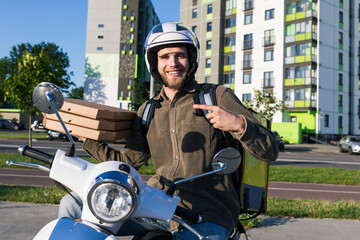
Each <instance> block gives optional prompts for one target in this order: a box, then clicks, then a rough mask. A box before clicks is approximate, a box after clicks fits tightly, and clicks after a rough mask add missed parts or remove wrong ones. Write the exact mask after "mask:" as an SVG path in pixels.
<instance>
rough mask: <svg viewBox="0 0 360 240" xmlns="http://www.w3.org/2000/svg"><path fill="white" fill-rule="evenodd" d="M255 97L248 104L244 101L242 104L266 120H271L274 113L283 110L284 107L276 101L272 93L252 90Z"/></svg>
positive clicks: (280, 102)
mask: <svg viewBox="0 0 360 240" xmlns="http://www.w3.org/2000/svg"><path fill="white" fill-rule="evenodd" d="M254 93H255V96H254V97H253V98H252V99H251V101H250V102H248V101H246V100H244V101H243V104H244V105H245V106H246V107H247V108H251V109H253V110H254V111H256V112H258V113H260V114H262V115H263V116H264V117H265V118H266V119H268V120H271V118H272V117H273V116H274V114H275V113H276V111H279V110H285V109H286V105H285V104H284V103H283V102H282V101H281V100H279V99H277V98H276V97H275V96H274V94H273V93H271V92H265V91H262V90H254Z"/></svg>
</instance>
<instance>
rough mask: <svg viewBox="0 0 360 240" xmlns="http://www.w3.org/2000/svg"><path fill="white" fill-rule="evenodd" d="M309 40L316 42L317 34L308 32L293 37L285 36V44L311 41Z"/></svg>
mask: <svg viewBox="0 0 360 240" xmlns="http://www.w3.org/2000/svg"><path fill="white" fill-rule="evenodd" d="M311 39H313V40H317V34H316V33H311V32H308V33H300V34H296V35H294V36H286V37H285V43H291V42H298V41H304V40H311Z"/></svg>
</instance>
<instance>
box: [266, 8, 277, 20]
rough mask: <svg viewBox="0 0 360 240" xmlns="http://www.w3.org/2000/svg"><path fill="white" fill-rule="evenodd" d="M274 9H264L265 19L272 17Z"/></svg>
mask: <svg viewBox="0 0 360 240" xmlns="http://www.w3.org/2000/svg"><path fill="white" fill-rule="evenodd" d="M274 11H275V9H274V8H273V9H268V10H266V11H265V20H269V19H273V18H274Z"/></svg>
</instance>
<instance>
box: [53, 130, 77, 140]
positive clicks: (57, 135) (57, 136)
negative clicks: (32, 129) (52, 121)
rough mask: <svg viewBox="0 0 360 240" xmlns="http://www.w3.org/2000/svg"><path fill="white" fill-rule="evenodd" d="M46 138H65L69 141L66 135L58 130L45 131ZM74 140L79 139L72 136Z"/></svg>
mask: <svg viewBox="0 0 360 240" xmlns="http://www.w3.org/2000/svg"><path fill="white" fill-rule="evenodd" d="M47 138H48V139H49V140H50V141H52V140H54V139H65V140H66V141H69V139H68V137H67V135H66V134H65V133H62V132H58V131H55V130H49V131H48V133H47ZM72 138H73V140H74V141H78V140H79V139H78V138H76V137H72Z"/></svg>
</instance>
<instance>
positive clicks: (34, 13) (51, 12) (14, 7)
mask: <svg viewBox="0 0 360 240" xmlns="http://www.w3.org/2000/svg"><path fill="white" fill-rule="evenodd" d="M113 1H122V0H113ZM151 1H152V3H153V5H154V7H155V11H156V13H157V14H158V17H159V18H160V21H162V22H164V21H179V19H180V16H179V15H180V0H151ZM86 21H87V0H0V58H3V57H6V56H9V52H10V51H11V48H12V47H13V46H15V45H18V44H21V43H27V42H29V43H31V44H32V45H34V44H37V43H40V42H42V41H44V42H52V43H55V44H56V45H58V46H59V47H60V48H61V49H62V50H63V52H66V53H67V54H68V56H69V59H70V68H69V69H68V72H71V71H72V72H73V73H74V76H72V77H71V80H72V81H73V82H74V83H75V84H76V87H80V86H83V79H84V71H85V47H86Z"/></svg>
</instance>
